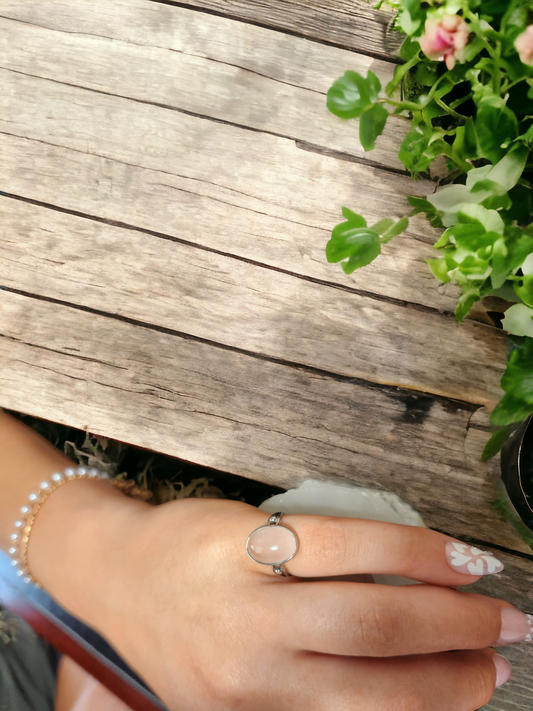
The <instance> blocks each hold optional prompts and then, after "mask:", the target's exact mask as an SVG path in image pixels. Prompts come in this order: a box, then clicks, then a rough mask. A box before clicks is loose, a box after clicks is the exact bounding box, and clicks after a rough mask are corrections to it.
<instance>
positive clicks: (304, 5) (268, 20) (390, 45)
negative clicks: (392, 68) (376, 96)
mask: <svg viewBox="0 0 533 711" xmlns="http://www.w3.org/2000/svg"><path fill="white" fill-rule="evenodd" d="M176 4H178V3H176ZM186 4H187V5H188V6H189V7H195V8H198V9H199V10H207V11H210V12H214V13H216V14H217V15H220V16H226V17H232V18H234V19H237V20H242V21H245V22H251V23H254V24H257V25H263V26H266V27H269V28H271V29H275V30H282V31H284V32H288V33H290V34H294V35H298V36H303V37H309V38H311V39H313V40H315V41H319V42H326V43H328V44H333V45H338V46H341V47H346V48H347V49H352V50H356V51H358V52H362V53H363V54H368V55H369V56H377V57H383V58H384V59H390V58H391V53H393V52H394V50H395V49H396V48H397V46H398V39H397V38H395V37H394V36H392V37H391V36H390V35H389V33H388V32H387V28H388V26H389V24H390V20H391V13H390V12H388V11H383V10H382V11H379V10H374V9H373V8H372V7H370V6H369V5H368V3H365V2H361V0H309V1H308V2H304V1H303V0H283V2H279V0H187V3H186Z"/></svg>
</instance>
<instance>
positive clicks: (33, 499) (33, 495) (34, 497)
mask: <svg viewBox="0 0 533 711" xmlns="http://www.w3.org/2000/svg"><path fill="white" fill-rule="evenodd" d="M38 498H39V494H30V495H29V496H28V499H29V500H30V501H37V499H38Z"/></svg>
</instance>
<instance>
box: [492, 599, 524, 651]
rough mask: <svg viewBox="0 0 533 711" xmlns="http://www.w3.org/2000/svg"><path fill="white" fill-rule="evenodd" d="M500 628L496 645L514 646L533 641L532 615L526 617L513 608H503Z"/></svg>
mask: <svg viewBox="0 0 533 711" xmlns="http://www.w3.org/2000/svg"><path fill="white" fill-rule="evenodd" d="M501 615H502V627H501V630H500V638H499V640H498V641H497V642H496V644H514V643H515V642H531V641H532V640H533V615H526V614H525V612H520V610H517V609H516V608H515V607H503V608H502V611H501Z"/></svg>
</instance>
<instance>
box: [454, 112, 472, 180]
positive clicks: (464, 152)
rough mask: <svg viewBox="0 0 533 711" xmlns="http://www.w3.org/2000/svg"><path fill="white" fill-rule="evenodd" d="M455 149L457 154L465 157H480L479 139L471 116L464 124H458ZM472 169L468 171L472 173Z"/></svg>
mask: <svg viewBox="0 0 533 711" xmlns="http://www.w3.org/2000/svg"><path fill="white" fill-rule="evenodd" d="M453 150H454V153H455V154H456V155H459V156H461V158H464V159H469V158H470V159H472V158H477V157H478V141H477V134H476V127H475V125H474V119H473V118H472V116H469V117H468V118H467V120H466V121H465V123H464V125H463V126H457V129H456V132H455V141H454V142H453ZM471 172H472V171H469V173H467V176H468V175H470V173H471Z"/></svg>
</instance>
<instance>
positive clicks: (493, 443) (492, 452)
mask: <svg viewBox="0 0 533 711" xmlns="http://www.w3.org/2000/svg"><path fill="white" fill-rule="evenodd" d="M515 429H516V428H515V427H512V426H510V427H502V429H500V430H496V432H494V433H493V434H492V435H491V438H490V439H489V441H488V442H487V444H486V445H485V447H484V448H483V453H482V455H481V459H482V460H483V461H484V462H486V461H488V460H489V459H492V457H495V456H496V455H497V454H498V452H499V451H500V450H501V448H502V447H503V445H504V444H505V443H506V442H507V440H508V439H509V437H510V436H511V434H512V432H513V430H515Z"/></svg>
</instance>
